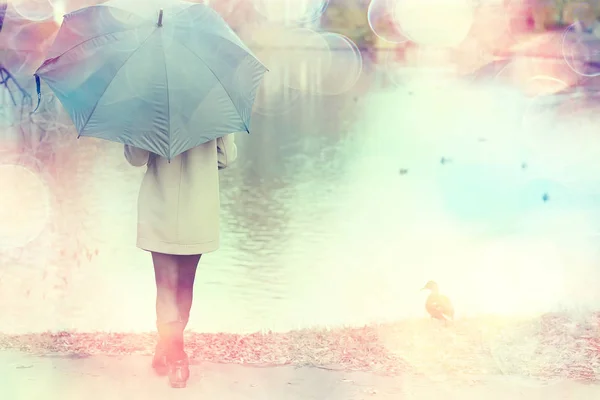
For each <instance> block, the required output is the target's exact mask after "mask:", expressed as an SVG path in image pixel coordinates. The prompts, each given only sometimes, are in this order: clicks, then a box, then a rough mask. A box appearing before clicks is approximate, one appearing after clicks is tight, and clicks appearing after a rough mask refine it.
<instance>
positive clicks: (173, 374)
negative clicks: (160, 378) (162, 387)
mask: <svg viewBox="0 0 600 400" xmlns="http://www.w3.org/2000/svg"><path fill="white" fill-rule="evenodd" d="M189 378H190V368H189V365H188V363H187V362H186V360H179V361H175V362H173V363H171V364H169V383H170V384H171V387H172V388H175V389H182V388H185V387H186V386H187V381H188V379H189Z"/></svg>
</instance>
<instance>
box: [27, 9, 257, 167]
mask: <svg viewBox="0 0 600 400" xmlns="http://www.w3.org/2000/svg"><path fill="white" fill-rule="evenodd" d="M48 57H49V58H48V59H47V60H46V61H45V62H44V64H43V65H42V66H41V67H40V68H39V69H38V70H37V72H36V78H37V80H38V88H39V79H40V78H41V79H43V80H44V81H45V82H46V83H47V84H48V86H49V87H50V88H51V89H52V91H53V92H54V93H55V94H56V96H57V98H58V99H59V100H60V102H61V103H62V105H63V106H64V107H65V109H66V110H67V112H68V113H69V115H70V117H71V119H72V120H73V122H74V124H75V127H76V128H77V131H78V132H79V136H92V137H97V138H101V139H106V140H110V141H114V142H119V143H124V144H128V145H131V146H135V147H138V148H141V149H145V150H148V151H150V152H153V153H155V154H158V155H161V156H163V157H166V158H168V159H171V158H173V157H175V156H177V155H178V154H181V153H183V152H184V151H186V150H188V149H190V148H192V147H195V146H198V145H200V144H202V143H205V142H208V141H210V140H213V139H216V138H218V137H221V136H224V135H226V134H228V133H232V132H241V131H246V132H249V126H250V116H251V112H252V106H253V104H254V99H255V96H256V91H257V89H258V86H259V84H260V81H261V79H262V77H263V76H264V74H265V72H266V71H267V69H266V67H265V66H263V65H262V63H261V62H260V61H258V59H257V58H256V57H255V56H254V55H253V54H252V52H251V51H250V49H248V48H247V47H246V45H245V44H244V43H243V42H242V41H241V39H240V38H239V37H238V36H237V35H236V34H235V33H234V32H233V30H231V28H230V27H229V26H228V25H227V23H226V22H225V21H224V20H223V19H222V18H221V17H220V16H219V15H218V14H217V13H216V12H215V11H214V10H212V9H211V8H209V7H208V6H205V5H203V4H197V3H189V2H173V1H157V0H147V1H144V2H134V3H133V4H132V2H130V1H128V0H116V1H109V2H107V3H103V4H101V5H97V6H92V7H87V8H84V9H81V10H78V11H75V12H73V13H70V14H67V15H65V17H64V19H63V23H62V25H61V27H60V30H59V32H58V34H57V37H56V39H55V41H54V44H53V45H52V47H51V48H50V51H49V54H48ZM38 97H39V92H38Z"/></svg>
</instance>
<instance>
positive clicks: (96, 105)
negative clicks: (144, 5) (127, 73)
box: [79, 31, 156, 136]
mask: <svg viewBox="0 0 600 400" xmlns="http://www.w3.org/2000/svg"><path fill="white" fill-rule="evenodd" d="M154 32H156V31H154ZM154 32H153V33H151V34H150V35H148V37H147V38H146V39H144V41H143V42H142V43H141V44H140V45H139V47H138V48H137V49H135V50H134V51H132V52H131V54H130V55H129V57H127V59H125V61H123V64H121V66H120V67H119V69H118V70H117V72H116V73H115V75H114V76H117V75H118V74H119V72H120V71H121V70H122V69H123V67H124V66H125V64H127V62H128V61H129V59H131V57H133V56H134V55H135V53H137V52H138V51H139V50H140V49H141V48H142V47H144V45H145V44H146V42H147V41H148V40H149V39H150V37H151V36H152V35H153V34H154ZM114 81H115V79H113V80H111V81H110V82H109V84H108V85H106V87H105V88H104V90H103V91H102V93H101V94H100V96H98V101H97V102H96V104H94V107H93V108H92V111H91V112H90V115H88V117H87V119H86V120H85V123H84V124H83V126H82V127H81V132H80V133H79V136H81V134H82V133H83V131H84V130H85V128H86V127H87V124H88V122H90V119H91V118H92V115H93V114H94V111H96V107H98V103H100V99H102V96H104V94H105V93H106V91H107V90H108V88H109V87H110V85H112V83H113V82H114Z"/></svg>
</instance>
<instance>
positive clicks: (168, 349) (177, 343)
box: [152, 253, 184, 359]
mask: <svg viewBox="0 0 600 400" xmlns="http://www.w3.org/2000/svg"><path fill="white" fill-rule="evenodd" d="M152 261H153V263H154V277H155V279H156V327H157V329H158V334H159V336H160V341H159V346H158V347H160V348H161V349H162V351H164V352H165V355H166V356H167V357H168V358H170V359H180V358H182V357H183V356H184V354H183V323H182V321H181V318H180V315H179V307H178V303H177V291H178V290H177V288H178V279H179V260H178V256H175V255H172V254H161V253H152Z"/></svg>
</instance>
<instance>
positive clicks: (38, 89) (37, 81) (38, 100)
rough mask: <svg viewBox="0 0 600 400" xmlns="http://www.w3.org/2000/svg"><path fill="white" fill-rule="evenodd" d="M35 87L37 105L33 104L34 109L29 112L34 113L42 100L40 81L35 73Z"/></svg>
mask: <svg viewBox="0 0 600 400" xmlns="http://www.w3.org/2000/svg"><path fill="white" fill-rule="evenodd" d="M34 76H35V89H36V91H37V98H38V99H37V105H36V106H35V110H33V111H32V112H31V114H33V113H35V112H36V111H37V109H38V108H40V103H41V101H42V83H41V82H40V77H39V76H38V75H37V74H35V75H34Z"/></svg>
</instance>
